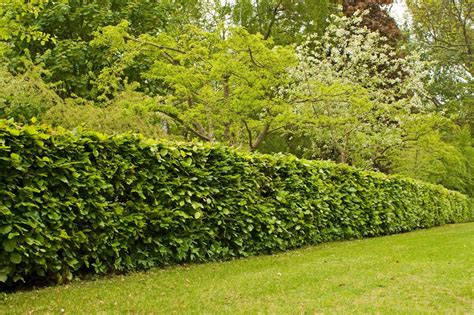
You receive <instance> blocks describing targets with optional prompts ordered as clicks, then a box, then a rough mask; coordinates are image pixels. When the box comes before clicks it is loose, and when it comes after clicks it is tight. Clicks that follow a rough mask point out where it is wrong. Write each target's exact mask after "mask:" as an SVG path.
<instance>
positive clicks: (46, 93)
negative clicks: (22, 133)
mask: <svg viewBox="0 0 474 315" xmlns="http://www.w3.org/2000/svg"><path fill="white" fill-rule="evenodd" d="M43 74H44V72H43V70H42V69H41V68H40V67H39V66H33V65H31V64H30V65H29V67H28V70H27V71H25V72H24V73H22V74H17V75H14V74H12V73H11V72H10V71H8V70H7V69H6V67H4V66H3V65H2V64H0V118H3V119H5V118H6V119H10V118H13V119H15V120H16V121H18V122H23V123H27V122H29V121H30V119H31V118H33V117H37V118H38V117H39V116H41V115H42V114H43V113H44V112H45V111H47V110H48V109H49V108H51V107H53V106H55V105H58V104H62V103H63V100H62V99H61V98H60V97H59V96H58V95H57V94H56V93H55V92H54V90H52V89H51V87H50V86H49V85H48V84H46V83H45V82H44V80H43V78H42V76H43Z"/></svg>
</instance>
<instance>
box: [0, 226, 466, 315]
mask: <svg viewBox="0 0 474 315" xmlns="http://www.w3.org/2000/svg"><path fill="white" fill-rule="evenodd" d="M473 272H474V223H467V224H457V225H448V226H444V227H439V228H434V229H430V230H423V231H421V230H420V231H416V232H412V233H407V234H401V235H393V236H387V237H380V238H374V239H366V240H358V241H348V242H336V243H328V244H323V245H319V246H314V247H308V248H304V249H300V250H294V251H291V252H286V253H281V254H278V255H273V256H260V257H253V258H248V259H241V260H235V261H230V262H222V263H208V264H202V265H190V266H179V267H173V268H167V269H154V270H151V271H148V272H142V273H134V274H131V275H127V276H112V277H106V278H102V279H100V280H97V281H75V282H73V283H71V284H69V285H66V286H56V287H49V288H43V289H39V290H34V291H27V292H16V293H9V294H4V295H3V297H2V298H1V302H0V313H1V314H16V313H18V314H25V313H29V314H30V313H55V314H56V313H60V312H62V311H63V312H65V313H70V314H74V313H147V314H148V313H154V314H155V313H176V314H182V313H186V314H189V313H200V314H201V313H212V314H216V313H217V314H221V313H228V314H234V313H241V314H249V313H250V314H252V313H274V314H288V313H291V314H294V313H296V314H301V313H308V314H314V313H331V314H333V313H336V314H341V313H361V314H366V313H382V314H387V313H389V314H413V313H437V314H439V313H449V314H453V313H454V314H456V313H458V314H467V313H470V314H473V313H474V287H473V286H474V275H473Z"/></svg>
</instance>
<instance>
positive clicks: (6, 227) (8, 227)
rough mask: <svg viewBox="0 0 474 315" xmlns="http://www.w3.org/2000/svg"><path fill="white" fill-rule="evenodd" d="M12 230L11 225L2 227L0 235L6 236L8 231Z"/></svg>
mask: <svg viewBox="0 0 474 315" xmlns="http://www.w3.org/2000/svg"><path fill="white" fill-rule="evenodd" d="M11 230H12V226H11V225H4V226H2V227H0V234H4V235H5V234H7V233H10V231H11Z"/></svg>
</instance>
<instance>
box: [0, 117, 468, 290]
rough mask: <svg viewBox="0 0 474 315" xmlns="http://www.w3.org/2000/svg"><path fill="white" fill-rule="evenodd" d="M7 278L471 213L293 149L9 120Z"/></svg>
mask: <svg viewBox="0 0 474 315" xmlns="http://www.w3.org/2000/svg"><path fill="white" fill-rule="evenodd" d="M0 178H1V181H0V243H1V246H2V249H1V251H0V280H1V281H2V282H4V285H6V286H11V285H14V284H15V283H16V282H18V281H20V280H23V281H25V282H27V284H33V283H37V282H51V281H57V282H62V281H66V280H68V279H69V280H70V279H72V278H73V277H74V276H81V275H86V274H104V273H108V272H125V271H130V270H137V269H145V268H149V267H152V266H162V265H166V264H174V263H181V262H192V261H210V260H220V259H232V258H235V257H241V256H248V255H255V254H262V253H272V252H276V251H282V250H287V249H290V248H295V247H298V246H302V245H308V244H315V243H320V242H325V241H330V240H340V239H351V238H360V237H369V236H377V235H385V234H392V233H399V232H405V231H410V230H413V229H418V228H427V227H432V226H436V225H440V224H444V223H453V222H461V221H466V220H469V219H471V218H472V212H471V211H470V209H469V208H468V204H467V203H468V202H467V198H466V197H465V196H464V195H462V194H460V193H457V192H453V191H449V190H446V189H444V188H443V187H441V186H434V185H431V184H425V183H421V182H417V181H414V180H408V179H404V178H400V177H387V176H385V175H382V174H379V173H374V172H364V171H360V170H357V169H353V168H350V167H348V166H345V165H337V164H333V163H327V162H316V161H307V160H299V159H297V158H294V157H292V156H270V155H257V154H252V155H250V154H245V153H241V152H237V151H234V150H232V149H229V148H226V147H223V146H218V145H216V146H211V145H207V144H173V143H155V142H153V141H151V140H146V139H144V138H141V137H140V136H134V135H130V134H125V135H119V136H114V137H106V136H103V135H100V134H96V133H91V132H87V133H70V132H57V131H52V130H49V129H47V128H45V127H35V126H23V127H20V126H15V125H13V124H12V123H11V122H8V121H4V120H3V121H0Z"/></svg>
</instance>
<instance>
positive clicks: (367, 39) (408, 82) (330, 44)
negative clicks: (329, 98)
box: [290, 12, 430, 110]
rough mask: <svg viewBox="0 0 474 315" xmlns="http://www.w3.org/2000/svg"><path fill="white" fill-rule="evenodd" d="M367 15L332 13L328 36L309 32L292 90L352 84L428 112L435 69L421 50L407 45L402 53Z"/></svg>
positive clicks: (378, 99) (372, 94)
mask: <svg viewBox="0 0 474 315" xmlns="http://www.w3.org/2000/svg"><path fill="white" fill-rule="evenodd" d="M364 14H366V12H362V13H356V14H355V16H354V17H351V18H348V17H339V16H334V15H333V16H331V17H330V25H329V26H328V27H327V29H326V32H325V33H324V35H323V36H320V37H318V36H316V35H313V36H309V37H308V38H307V40H306V42H305V43H304V44H303V45H301V46H300V47H298V48H297V55H298V59H299V65H298V66H297V67H295V68H293V69H291V70H290V74H291V76H292V77H293V79H294V81H295V82H297V83H296V84H295V85H294V86H293V87H292V89H293V92H295V93H296V94H298V95H300V96H301V95H302V94H303V95H304V94H307V93H311V90H312V86H315V85H316V86H317V85H320V84H327V85H329V84H332V83H333V82H338V83H342V84H344V83H347V84H350V85H359V86H361V87H363V88H365V89H366V90H367V91H368V93H369V95H370V99H371V100H372V101H375V102H378V103H385V104H397V105H402V106H404V107H406V108H411V109H413V108H416V109H417V110H423V109H424V108H426V107H427V106H428V104H429V102H425V101H424V97H425V95H427V92H426V90H425V85H426V83H427V79H428V78H429V75H430V72H429V69H428V66H429V64H428V63H427V62H426V61H423V60H422V52H421V51H418V50H410V51H407V50H406V49H404V48H403V47H402V48H401V49H400V53H397V52H396V50H395V48H394V47H392V46H390V45H389V44H388V43H387V39H386V38H385V37H382V36H380V35H379V33H378V32H373V31H370V30H369V29H367V28H366V27H364V26H362V25H361V22H362V17H363V16H364Z"/></svg>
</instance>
